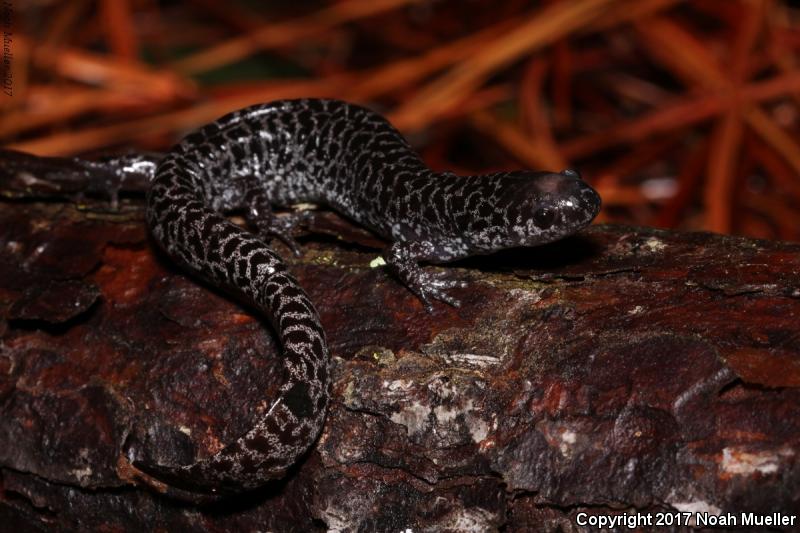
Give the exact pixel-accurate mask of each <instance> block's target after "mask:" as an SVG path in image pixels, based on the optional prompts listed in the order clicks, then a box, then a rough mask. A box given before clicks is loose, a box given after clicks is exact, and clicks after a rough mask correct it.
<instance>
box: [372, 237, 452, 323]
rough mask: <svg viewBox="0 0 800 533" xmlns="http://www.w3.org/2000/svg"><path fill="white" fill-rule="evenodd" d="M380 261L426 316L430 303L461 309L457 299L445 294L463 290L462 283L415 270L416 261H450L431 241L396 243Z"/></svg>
mask: <svg viewBox="0 0 800 533" xmlns="http://www.w3.org/2000/svg"><path fill="white" fill-rule="evenodd" d="M384 259H385V260H386V263H387V264H388V265H389V268H390V269H391V271H392V272H394V274H395V275H396V276H397V277H398V278H400V280H401V281H402V282H403V284H404V285H405V286H406V287H408V289H409V290H410V291H411V292H413V293H414V294H416V295H417V297H419V299H420V300H422V303H423V304H425V309H427V311H428V312H429V313H430V312H431V311H433V305H432V300H434V299H435V300H440V301H442V302H445V303H447V304H450V305H452V306H453V307H459V306H460V305H461V302H459V300H458V299H457V298H454V297H453V296H450V295H449V294H447V292H446V291H447V290H449V289H455V288H463V287H466V286H467V283H466V282H464V281H460V280H451V279H446V276H447V273H446V272H437V273H433V272H427V271H425V270H423V269H422V268H420V266H419V262H420V261H434V262H442V261H449V260H450V259H453V258H452V257H449V256H443V255H442V253H440V252H439V247H437V246H436V244H435V243H433V242H431V241H397V242H395V243H394V244H392V245H391V246H390V247H389V248H388V249H387V250H386V251H385V252H384Z"/></svg>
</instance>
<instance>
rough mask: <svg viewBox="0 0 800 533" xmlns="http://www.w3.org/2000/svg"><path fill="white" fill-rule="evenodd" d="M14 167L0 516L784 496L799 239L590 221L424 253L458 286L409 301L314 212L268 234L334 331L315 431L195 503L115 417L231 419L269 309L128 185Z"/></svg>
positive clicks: (358, 516) (77, 522)
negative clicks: (446, 255) (232, 486)
mask: <svg viewBox="0 0 800 533" xmlns="http://www.w3.org/2000/svg"><path fill="white" fill-rule="evenodd" d="M12 189H14V187H11V184H9V183H8V182H6V183H0V190H2V192H4V193H6V194H11V192H10V191H11V190H12ZM14 190H15V193H14V194H15V196H17V197H19V196H27V198H26V199H19V198H18V199H15V200H5V201H2V203H0V343H1V344H0V350H2V351H0V523H4V524H11V525H12V526H14V525H17V526H18V527H20V528H27V529H31V528H42V529H50V528H53V527H55V528H58V529H84V530H97V529H107V530H111V529H114V530H150V529H153V528H158V527H160V528H165V529H169V530H183V531H185V530H190V531H191V530H196V531H201V530H223V529H256V528H257V529H260V530H276V531H285V530H326V529H332V528H337V527H338V528H340V529H342V530H365V531H371V530H375V531H386V530H393V531H403V530H404V529H406V528H411V529H412V530H413V531H422V530H426V528H427V529H436V530H448V528H449V530H455V531H462V530H474V531H485V530H492V529H495V528H499V527H501V526H503V525H505V527H506V531H557V530H559V529H558V528H559V527H561V528H562V530H567V531H569V530H570V529H564V528H568V527H572V528H575V530H581V529H580V528H578V527H577V526H576V525H575V518H576V516H577V514H578V513H579V512H582V511H588V512H589V513H593V514H603V513H609V512H614V513H618V512H621V511H622V510H639V511H642V512H648V511H649V512H655V511H658V510H669V509H673V510H674V509H676V508H677V509H692V510H701V511H703V510H707V511H712V512H714V511H717V510H718V511H719V512H733V513H740V512H743V511H752V512H764V513H766V512H773V511H777V512H784V513H790V512H792V511H794V510H796V509H797V508H798V504H800V468H799V467H798V461H797V453H798V451H797V450H798V445H799V444H800V389H798V387H800V335H799V334H798V332H799V331H800V329H798V323H800V275H799V274H798V272H800V245H796V244H787V243H778V242H765V241H754V240H748V239H740V238H733V237H722V236H718V235H712V234H696V233H676V232H665V231H658V230H653V229H646V228H627V227H609V226H598V227H592V228H590V229H589V230H587V231H585V232H583V233H582V234H581V235H579V236H576V237H574V238H571V239H568V240H565V241H563V242H560V243H557V244H554V245H551V246H546V247H543V248H539V249H524V250H513V251H508V252H504V253H499V254H495V255H492V256H487V257H481V258H474V259H470V260H466V261H462V262H460V263H457V264H453V265H448V266H445V267H443V268H446V269H447V270H448V271H449V273H450V275H452V276H453V277H458V278H463V279H466V280H469V282H470V284H469V288H467V289H464V290H461V291H459V292H458V296H459V297H460V298H461V299H462V301H463V306H462V307H461V308H460V309H454V308H451V307H448V306H445V305H438V306H436V308H435V310H434V312H433V313H432V314H427V313H426V312H425V310H424V308H423V307H422V305H420V303H419V301H417V300H416V299H415V298H414V296H412V295H411V294H410V293H409V292H408V291H407V290H406V289H404V288H403V287H402V286H401V285H400V284H399V283H398V282H397V281H396V280H395V279H393V278H392V277H391V276H389V275H388V274H387V273H386V272H385V271H384V269H383V268H371V267H370V262H371V261H372V260H373V259H374V258H375V257H376V256H377V255H378V251H377V250H376V249H374V248H370V246H374V245H375V244H376V241H375V239H374V238H371V237H368V236H367V235H366V234H365V233H364V232H363V231H360V230H357V229H354V228H353V227H352V226H350V225H349V224H347V223H345V222H342V221H341V219H338V217H336V216H334V215H331V214H323V215H320V216H318V217H317V219H316V221H315V223H314V226H315V230H316V232H315V233H314V234H312V235H309V236H307V237H305V238H304V245H305V254H304V255H303V256H302V257H301V258H299V259H292V258H291V256H288V255H287V257H288V258H289V260H290V261H291V266H292V270H293V271H294V272H295V273H296V275H297V277H298V278H299V280H300V282H301V283H302V284H303V286H304V287H306V288H307V290H308V292H309V293H310V295H311V296H312V298H313V300H314V301H315V302H316V303H317V306H318V308H319V311H320V313H321V316H322V320H323V324H324V325H325V327H326V331H327V334H328V339H329V343H330V347H331V353H332V354H333V357H334V374H333V377H334V387H333V391H334V395H333V401H332V405H331V409H330V412H329V415H328V419H327V422H326V426H325V430H324V432H323V434H322V437H321V438H320V440H319V442H318V443H317V445H316V446H315V448H314V449H313V450H312V451H311V452H310V453H309V455H308V456H307V457H306V459H305V460H304V461H303V462H302V463H300V464H298V465H297V467H296V469H295V470H294V471H293V472H291V473H290V475H289V476H288V477H287V478H286V479H285V480H282V481H280V482H276V483H273V484H270V485H268V486H266V487H264V488H263V489H260V490H257V491H255V492H253V493H250V494H248V495H246V496H244V497H237V498H233V499H229V500H223V501H221V502H217V503H215V504H213V505H210V506H200V507H191V506H186V504H179V503H177V502H175V501H174V500H172V499H170V498H169V497H166V496H163V495H159V494H156V493H154V492H153V491H151V490H148V489H146V488H144V487H143V485H142V484H141V483H140V481H139V479H138V478H137V476H136V472H135V471H134V469H133V468H132V467H131V466H130V465H129V464H128V463H127V461H126V458H125V449H126V444H127V443H129V442H131V440H132V439H136V440H138V441H140V442H143V443H144V444H145V445H146V446H148V447H149V449H150V450H152V453H153V456H154V457H156V458H158V460H160V461H171V462H181V461H190V460H191V459H192V458H193V457H194V455H195V454H199V455H206V454H208V453H210V452H213V451H214V450H216V449H218V447H219V446H221V445H223V444H224V443H226V442H229V441H231V440H232V439H233V438H235V437H236V436H237V435H239V434H241V433H242V432H243V431H245V430H246V429H247V428H248V426H249V425H250V424H251V423H252V422H253V420H254V419H255V418H257V417H258V415H259V413H260V412H261V410H263V408H264V406H265V405H266V401H265V395H267V394H268V393H269V391H270V390H273V389H274V387H275V386H276V384H277V380H278V379H279V372H278V371H277V368H278V366H277V364H276V359H275V358H276V357H277V355H278V350H277V347H276V345H275V341H274V339H273V336H272V334H271V332H270V330H269V329H268V328H267V326H266V325H265V324H264V323H263V321H262V320H261V319H260V318H259V317H257V316H254V314H253V313H251V312H250V311H249V310H247V309H245V308H243V307H241V306H240V305H238V304H237V303H236V302H233V301H231V300H229V299H228V298H227V297H225V296H224V295H222V294H219V293H217V292H216V291H214V290H213V289H211V288H209V287H206V286H204V285H202V284H199V283H197V282H196V281H194V280H193V279H192V278H190V277H187V276H186V275H185V274H184V273H183V272H182V271H180V270H179V269H177V268H176V267H175V266H174V265H173V264H172V263H171V262H170V261H169V260H168V259H167V258H165V257H163V256H162V255H161V254H159V253H158V252H157V251H156V250H155V248H154V246H153V244H152V243H151V242H150V241H149V240H148V238H147V233H146V230H145V226H144V221H143V217H142V214H143V212H142V204H143V202H142V199H141V197H138V196H133V197H131V198H128V199H126V200H124V201H123V202H122V204H121V207H120V209H119V210H117V211H114V210H110V209H109V207H108V205H107V203H106V202H105V201H104V200H97V201H82V202H80V203H79V204H75V203H73V202H71V201H61V200H50V201H47V202H44V201H38V200H41V199H42V198H38V200H37V197H44V196H46V192H47V191H44V192H43V191H42V190H39V191H38V192H35V193H34V192H31V191H27V192H26V191H25V190H23V189H20V188H16V189H14ZM77 205H80V209H79V208H78V207H77ZM321 233H327V234H328V235H335V236H336V237H338V238H339V240H338V242H337V241H336V240H334V239H331V238H328V237H324V236H321ZM431 268H433V267H431ZM663 530H664V531H669V530H670V528H664V529H663ZM675 530H677V529H675ZM715 531H719V529H717V530H715Z"/></svg>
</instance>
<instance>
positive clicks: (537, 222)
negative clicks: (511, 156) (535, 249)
mask: <svg viewBox="0 0 800 533" xmlns="http://www.w3.org/2000/svg"><path fill="white" fill-rule="evenodd" d="M486 185H488V186H491V187H492V188H493V194H492V197H493V198H494V202H493V203H494V204H495V205H494V206H493V207H494V209H492V211H494V213H493V216H491V217H490V218H491V219H494V220H495V221H497V220H499V219H500V218H502V223H499V224H498V223H495V224H492V223H491V222H490V223H489V226H488V227H487V228H486V231H478V232H477V234H473V235H472V236H471V237H470V241H471V242H470V245H471V247H472V248H473V249H474V250H476V251H482V252H491V251H494V250H499V249H502V248H512V247H516V246H537V245H539V244H544V243H548V242H552V241H556V240H559V239H561V238H563V237H566V236H568V235H571V234H572V233H575V232H576V231H578V230H580V229H581V228H584V227H585V226H588V225H589V223H591V221H592V220H593V219H594V217H596V216H597V213H598V212H599V211H600V196H599V195H598V194H597V192H596V191H595V190H594V189H593V188H592V187H590V186H589V185H588V184H587V183H586V182H584V181H583V180H582V179H581V177H580V174H578V172H577V171H575V170H570V169H568V170H564V171H562V172H559V173H550V172H524V171H523V172H505V173H501V174H494V175H492V176H490V177H489V181H488V183H486Z"/></svg>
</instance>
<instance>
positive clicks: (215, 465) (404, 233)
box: [94, 99, 600, 494]
mask: <svg viewBox="0 0 800 533" xmlns="http://www.w3.org/2000/svg"><path fill="white" fill-rule="evenodd" d="M94 164H95V165H105V167H106V168H107V170H109V171H111V172H113V173H116V174H118V175H124V174H126V173H127V174H140V175H141V174H144V175H146V176H147V177H148V179H150V185H149V189H148V194H147V223H148V225H149V227H150V231H151V233H152V235H153V237H154V238H155V240H156V241H157V242H158V243H159V244H160V245H161V247H163V249H164V250H165V251H166V252H167V254H168V255H169V256H170V257H171V258H173V259H174V260H175V261H177V262H179V263H180V264H182V265H183V266H185V267H186V268H188V269H189V270H191V271H192V272H194V273H195V274H197V275H199V276H200V277H202V278H204V279H206V280H208V281H210V282H211V283H212V284H214V285H217V286H220V287H223V288H225V289H226V290H227V291H229V292H232V293H234V294H236V295H237V296H239V297H241V298H243V299H244V300H245V301H247V302H249V303H251V304H252V305H254V306H255V307H256V308H257V309H258V310H260V311H261V312H263V314H264V315H265V316H266V318H267V319H269V321H270V322H271V324H272V325H273V326H274V329H275V331H276V332H277V334H278V336H279V338H280V341H281V344H282V346H283V359H282V360H283V362H284V365H285V370H286V372H285V376H286V378H285V382H284V383H283V384H282V385H281V387H280V391H279V393H278V395H277V397H276V398H274V399H272V400H271V404H270V405H271V407H270V408H269V409H268V410H267V412H266V414H265V415H264V416H263V418H262V419H261V420H259V421H258V422H257V423H256V425H255V426H254V427H253V428H251V429H250V430H249V431H248V432H247V433H245V434H244V435H243V436H241V437H240V438H238V439H237V440H235V441H234V442H232V443H230V444H228V445H227V446H226V447H225V448H223V449H222V450H221V451H219V452H218V453H216V454H215V455H212V456H211V457H209V458H207V459H203V460H199V461H197V462H194V463H192V464H188V465H182V466H167V465H161V466H156V467H153V466H146V465H144V464H141V463H142V461H138V460H137V457H138V455H139V454H138V452H137V451H136V450H129V452H128V453H129V458H130V459H131V460H132V461H133V463H134V464H135V465H136V466H137V467H140V468H141V469H142V470H144V471H146V472H147V473H148V474H150V475H152V476H154V477H155V478H157V479H162V480H165V481H168V482H170V483H171V484H173V485H175V486H179V487H181V488H182V489H184V490H188V491H190V492H194V493H206V494H209V493H211V494H213V493H217V492H230V491H241V490H245V489H250V488H253V487H257V486H259V485H261V484H263V483H265V482H266V481H267V480H269V479H275V478H280V477H282V476H283V475H284V474H285V472H286V470H287V469H288V468H289V467H290V466H291V465H292V464H293V463H295V461H296V460H297V459H298V457H299V456H301V455H302V454H303V453H304V452H305V451H306V450H307V449H308V448H309V447H310V446H311V445H312V444H313V443H314V441H315V440H316V438H317V436H318V434H319V432H320V430H321V427H322V423H323V420H324V418H325V412H326V408H327V402H328V397H329V355H328V348H327V345H326V342H325V333H324V331H323V329H322V327H321V325H320V321H319V317H318V315H317V312H316V310H315V309H314V305H313V304H312V303H311V301H310V300H309V298H308V296H307V295H306V293H305V292H304V291H303V289H302V288H301V287H300V286H299V285H298V283H297V281H296V280H295V279H294V278H293V277H292V275H291V274H289V272H288V271H287V268H286V266H285V264H284V262H283V261H282V259H281V258H280V257H279V256H278V254H277V253H276V252H275V251H274V250H273V249H272V248H271V247H270V246H269V245H268V244H267V242H268V240H269V238H272V237H276V238H279V239H281V240H282V241H284V242H285V243H286V244H287V245H289V247H290V248H292V250H294V251H295V253H297V251H298V246H297V244H296V243H295V241H294V240H293V239H292V237H291V230H292V227H293V225H294V224H295V223H297V222H298V220H300V219H301V218H302V214H295V215H294V216H289V217H275V216H273V213H272V207H273V206H287V205H291V204H296V203H298V202H313V203H319V204H324V205H327V206H329V207H331V208H333V209H334V210H336V211H338V212H339V213H341V214H343V215H345V216H346V217H348V218H350V219H352V220H354V221H356V222H358V223H359V224H362V225H363V226H365V227H367V228H369V229H370V230H372V231H374V232H375V233H377V234H378V235H380V236H382V237H384V238H385V239H387V240H389V241H390V242H391V245H390V246H388V248H387V249H386V250H385V251H384V254H383V257H384V259H385V261H386V263H387V264H388V266H389V268H390V269H391V270H392V271H393V272H394V273H395V274H396V275H397V277H398V278H399V279H400V280H401V281H402V283H403V284H404V285H405V286H406V287H408V288H409V289H410V290H411V291H413V292H414V293H415V294H416V295H417V296H418V297H419V298H420V299H421V300H422V302H423V303H424V304H425V306H426V307H427V308H428V309H430V308H431V305H432V301H433V300H441V301H444V302H446V303H449V304H451V305H458V301H457V300H456V299H455V298H454V297H453V296H452V295H451V294H450V293H449V290H450V289H453V288H456V287H459V286H463V285H462V284H461V283H460V282H456V281H453V280H450V279H448V278H447V277H445V276H442V275H437V274H434V273H431V272H429V271H426V270H422V269H421V268H420V267H419V263H420V262H430V263H442V262H447V261H452V260H455V259H459V258H463V257H467V256H471V255H476V254H488V253H491V252H494V251H497V250H500V249H504V248H510V247H518V246H536V245H539V244H543V243H547V242H552V241H555V240H558V239H561V238H563V237H565V236H568V235H570V234H572V233H574V232H576V231H577V230H579V229H581V228H583V227H585V226H587V225H588V224H589V223H590V222H591V221H592V220H593V219H594V217H595V216H596V215H597V213H598V211H599V209H600V198H599V196H598V195H597V193H596V192H595V191H594V189H592V188H591V187H590V186H589V185H587V184H586V183H585V182H584V181H582V180H581V178H580V176H579V175H578V173H577V172H576V171H574V170H564V171H562V172H558V173H551V172H529V171H517V172H501V173H494V174H487V175H477V176H456V175H455V174H452V173H447V172H445V173H436V172H433V171H431V170H430V169H429V168H428V167H427V166H426V165H425V164H424V163H423V161H422V160H421V159H420V157H419V156H418V155H417V154H416V153H415V152H414V151H413V150H412V149H411V147H410V146H409V144H408V143H407V141H406V140H405V139H404V138H403V137H402V136H401V135H400V133H399V132H398V131H397V130H396V129H395V128H394V127H393V126H392V125H391V124H389V122H387V121H386V120H385V119H384V118H383V117H381V116H380V115H378V114H377V113H374V112H372V111H370V110H368V109H366V108H363V107H360V106H357V105H353V104H349V103H346V102H342V101H338V100H318V99H303V100H283V101H276V102H271V103H267V104H262V105H256V106H252V107H248V108H245V109H242V110H239V111H235V112H233V113H230V114H228V115H226V116H224V117H222V118H220V119H218V120H216V121H214V122H212V123H210V124H208V125H206V126H203V127H201V128H200V129H198V130H196V131H194V132H193V133H190V134H189V135H188V136H187V137H185V138H184V139H183V140H182V141H181V142H180V143H179V144H178V145H177V146H175V147H174V148H173V149H172V150H171V151H170V152H169V153H167V155H166V156H165V157H164V158H163V159H162V160H160V162H157V163H156V162H155V161H153V160H152V159H148V158H142V159H141V160H137V158H136V157H135V156H125V157H120V158H111V159H107V160H106V161H105V162H100V163H94ZM232 210H244V211H245V212H246V218H247V222H248V224H249V225H250V226H251V227H252V229H254V230H255V232H254V233H253V232H250V231H247V230H245V229H243V228H241V227H239V226H237V225H236V224H234V223H232V222H230V221H229V220H228V219H227V218H226V217H225V213H226V212H229V211H232Z"/></svg>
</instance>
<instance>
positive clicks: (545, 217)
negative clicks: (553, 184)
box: [533, 207, 556, 229]
mask: <svg viewBox="0 0 800 533" xmlns="http://www.w3.org/2000/svg"><path fill="white" fill-rule="evenodd" d="M555 219H556V212H555V210H553V209H551V208H549V207H542V208H540V209H537V210H536V211H535V212H534V213H533V222H534V224H536V227H538V228H541V229H547V228H549V227H550V226H552V225H553V222H554V221H555Z"/></svg>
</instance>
